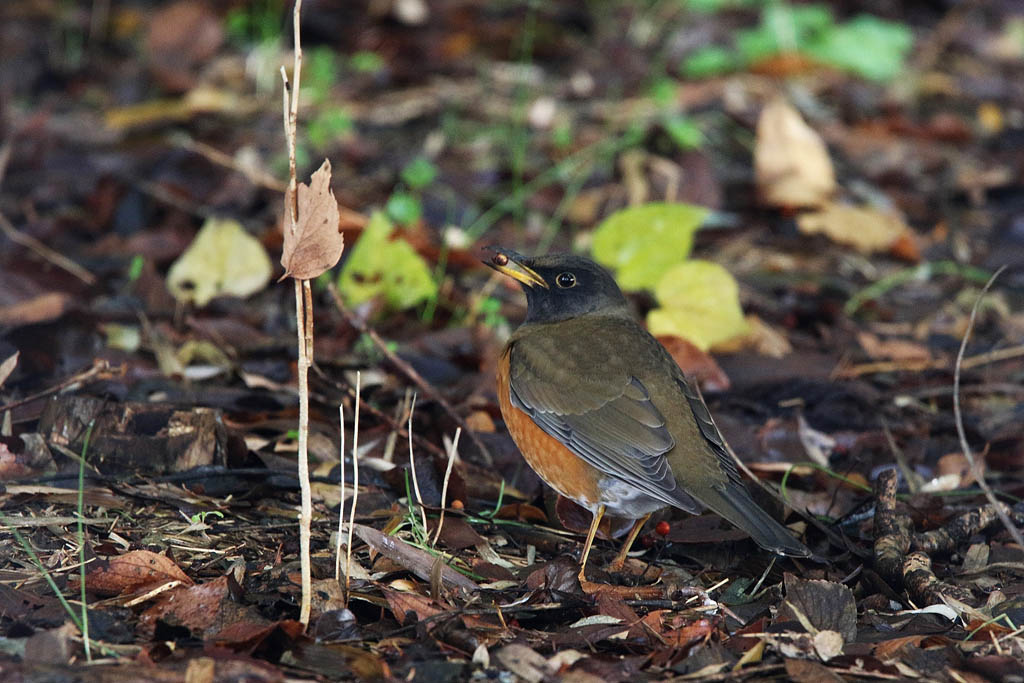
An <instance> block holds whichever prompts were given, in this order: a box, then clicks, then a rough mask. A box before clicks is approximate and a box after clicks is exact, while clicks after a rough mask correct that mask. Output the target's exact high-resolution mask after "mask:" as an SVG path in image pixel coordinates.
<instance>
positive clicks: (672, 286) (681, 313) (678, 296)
mask: <svg viewBox="0 0 1024 683" xmlns="http://www.w3.org/2000/svg"><path fill="white" fill-rule="evenodd" d="M654 295H655V297H656V298H657V300H658V304H659V305H660V308H656V309H654V310H652V311H651V312H650V313H648V314H647V328H648V329H649V330H650V332H651V334H653V335H655V336H660V335H675V336H677V337H683V338H684V339H688V340H689V341H690V342H691V343H693V345H694V346H696V347H698V348H699V349H701V350H702V351H707V350H708V349H710V348H712V347H714V346H715V345H716V344H720V343H722V342H725V341H728V340H730V339H732V338H734V337H737V336H740V335H743V334H746V333H747V331H748V327H747V322H746V320H744V318H743V309H742V308H741V307H740V299H739V286H738V285H737V284H736V280H735V279H734V278H733V276H732V275H731V274H730V273H729V271H727V270H726V269H725V268H723V267H722V266H720V265H718V264H717V263H712V262H710V261H699V260H693V261H686V262H684V263H680V264H678V265H676V266H673V267H672V268H671V269H669V270H668V271H666V273H665V274H664V275H663V276H662V278H661V280H660V281H659V282H658V286H657V288H656V289H655V291H654Z"/></svg>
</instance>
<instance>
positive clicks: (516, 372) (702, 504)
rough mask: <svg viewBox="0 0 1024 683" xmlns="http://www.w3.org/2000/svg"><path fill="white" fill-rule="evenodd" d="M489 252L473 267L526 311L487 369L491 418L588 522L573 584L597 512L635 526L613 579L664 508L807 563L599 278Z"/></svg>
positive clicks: (560, 264) (573, 261) (583, 262)
mask: <svg viewBox="0 0 1024 683" xmlns="http://www.w3.org/2000/svg"><path fill="white" fill-rule="evenodd" d="M488 251H490V252H492V253H491V255H490V257H489V258H488V259H486V260H484V263H485V264H487V265H488V266H490V267H491V268H493V269H494V270H496V271H498V272H499V273H501V274H503V275H506V276H508V277H510V278H512V279H513V280H516V281H517V282H519V283H520V284H521V285H522V289H523V291H524V292H525V294H526V303H527V311H526V317H525V319H524V320H523V322H522V324H521V325H520V326H519V327H518V328H517V329H516V330H515V331H514V332H513V333H512V334H511V335H510V337H509V340H508V342H507V344H506V345H505V347H504V349H503V351H502V353H501V356H500V358H499V361H498V371H497V391H498V403H499V407H500V409H501V414H502V418H503V420H504V422H505V425H506V427H507V429H508V431H509V433H510V434H511V436H512V439H513V441H515V443H516V446H517V447H518V448H519V450H520V452H521V453H522V455H523V458H524V459H525V460H526V462H527V464H528V465H529V466H530V467H531V468H532V469H533V470H534V471H535V472H536V473H537V475H538V476H539V477H540V478H541V479H542V480H544V482H545V483H547V484H548V486H550V487H551V488H552V489H554V490H555V491H556V492H557V493H559V494H560V495H562V496H564V497H565V498H568V499H570V500H572V501H573V502H575V503H576V504H577V505H579V506H581V507H583V508H585V509H587V510H589V511H590V512H591V513H592V515H593V518H592V521H591V525H590V529H589V531H588V533H587V538H586V542H585V543H584V546H583V550H582V553H581V556H580V569H579V575H578V576H579V579H580V581H581V583H585V582H586V577H585V573H586V566H587V558H588V556H589V554H590V549H591V546H592V545H593V542H594V535H595V534H596V532H597V529H598V526H599V524H600V523H601V519H602V518H603V517H604V516H605V515H606V514H607V515H609V516H612V517H619V518H625V519H627V520H636V521H635V522H634V524H633V527H632V528H631V530H630V532H629V535H628V536H627V538H626V540H625V542H624V544H623V546H622V549H621V551H620V552H619V553H618V555H617V556H616V558H615V559H614V560H613V561H612V563H611V564H610V565H609V568H610V569H611V570H612V571H617V570H620V569H621V568H622V566H623V564H624V562H625V559H626V556H627V553H628V552H629V549H630V548H631V547H632V544H633V542H634V541H635V540H636V537H637V535H638V534H639V533H640V529H641V528H642V527H643V525H644V524H645V523H646V521H647V520H648V519H649V518H650V516H651V515H652V514H653V513H654V512H655V511H657V510H660V509H662V508H665V507H667V506H674V507H676V508H680V509H682V510H686V511H687V512H691V513H694V514H696V513H699V512H700V511H701V510H702V509H704V508H708V509H710V510H712V511H713V512H715V513H716V514H718V515H719V516H720V517H722V518H724V519H726V520H727V521H729V522H731V523H732V524H733V525H735V526H737V527H739V528H740V529H742V530H744V531H746V532H747V533H748V534H750V537H751V538H752V539H753V540H754V541H755V542H756V543H757V544H758V545H760V546H761V547H762V548H764V549H766V550H769V551H771V552H774V553H776V554H780V555H787V556H793V557H811V556H812V553H811V551H810V549H808V547H807V546H806V545H804V544H803V543H802V542H801V541H799V540H798V539H797V538H796V537H795V536H794V535H793V534H792V533H791V532H790V531H789V530H788V529H786V527H784V526H783V525H782V524H780V523H779V522H777V521H776V520H775V519H773V518H772V517H771V516H770V515H769V514H768V513H767V512H765V511H764V510H763V509H761V507H760V506H758V504H757V503H755V502H754V500H753V498H752V497H751V496H750V492H749V491H748V490H747V488H746V486H745V485H744V483H743V480H742V479H741V478H740V475H739V472H738V471H737V469H736V464H735V462H734V460H733V457H732V456H731V454H730V452H729V450H728V446H727V445H726V442H725V439H724V438H723V437H722V434H721V432H720V431H719V430H718V427H717V426H716V425H715V422H714V420H713V419H712V417H711V413H710V412H709V411H708V408H707V405H706V404H705V402H704V399H703V398H702V396H701V395H700V392H699V391H698V390H697V388H696V386H695V385H694V384H692V383H691V382H690V380H688V379H687V378H686V376H685V375H684V374H683V371H682V370H681V369H680V367H679V365H678V364H677V363H676V362H675V360H674V359H673V358H672V356H671V355H670V354H669V353H668V351H666V350H665V347H664V346H662V345H661V343H660V342H659V341H658V340H657V339H655V338H654V337H653V336H652V335H651V334H650V333H649V332H648V331H647V330H646V329H644V327H643V326H642V325H641V324H640V323H639V322H638V321H637V320H636V318H635V317H634V315H633V312H632V309H631V308H630V305H629V302H628V301H627V299H626V297H625V295H623V293H622V291H621V290H620V289H619V287H618V285H617V284H616V282H615V279H614V278H613V277H612V275H611V274H610V273H609V272H608V271H607V270H605V269H604V268H602V267H601V266H600V265H598V264H597V263H595V262H594V261H591V260H590V259H588V258H586V257H583V256H579V255H576V254H548V255H542V256H536V257H526V256H523V255H521V254H518V253H516V252H515V251H513V250H511V249H505V248H502V247H489V248H488Z"/></svg>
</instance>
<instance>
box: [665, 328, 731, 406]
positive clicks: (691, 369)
mask: <svg viewBox="0 0 1024 683" xmlns="http://www.w3.org/2000/svg"><path fill="white" fill-rule="evenodd" d="M658 341H659V342H661V345H662V346H664V347H665V350H666V351H668V352H669V354H670V355H671V356H672V358H673V360H675V362H676V365H678V366H679V368H680V369H681V370H682V371H683V372H685V373H686V374H687V375H689V376H690V377H693V378H695V379H696V380H697V382H698V383H699V384H700V388H701V389H702V390H703V391H711V392H714V391H726V390H728V389H729V376H728V375H726V374H725V371H723V370H722V368H721V367H719V365H718V363H717V362H715V359H714V357H712V356H711V354H709V353H707V352H706V351H701V350H700V349H699V348H698V347H696V346H694V345H693V344H692V343H691V342H690V341H688V340H686V339H684V338H682V337H677V336H675V335H659V336H658Z"/></svg>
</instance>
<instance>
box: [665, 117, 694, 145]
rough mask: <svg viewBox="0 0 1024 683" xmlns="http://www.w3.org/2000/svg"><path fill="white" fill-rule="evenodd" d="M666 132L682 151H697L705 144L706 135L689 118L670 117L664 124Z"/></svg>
mask: <svg viewBox="0 0 1024 683" xmlns="http://www.w3.org/2000/svg"><path fill="white" fill-rule="evenodd" d="M663 125H664V126H665V132H666V133H668V136H669V137H670V138H672V141H673V142H674V143H676V144H677V145H679V148H680V149H697V148H698V147H700V145H701V143H702V142H704V134H703V133H701V132H700V128H698V127H697V124H696V123H694V122H693V119H691V118H690V117H688V116H682V115H679V114H677V115H675V116H669V117H668V118H666V119H665V121H664V122H663Z"/></svg>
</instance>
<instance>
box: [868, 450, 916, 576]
mask: <svg viewBox="0 0 1024 683" xmlns="http://www.w3.org/2000/svg"><path fill="white" fill-rule="evenodd" d="M898 481H899V480H898V478H897V476H896V471H895V470H883V471H882V472H881V473H879V475H878V479H876V480H875V571H877V572H878V574H879V575H880V576H881V577H882V578H884V579H885V580H886V581H888V582H889V583H890V584H892V585H894V586H898V585H899V584H900V583H901V582H902V581H903V562H904V560H905V559H906V556H907V551H909V550H910V531H911V528H910V520H909V519H908V518H907V517H906V516H904V515H901V514H899V513H897V512H896V488H897V483H898Z"/></svg>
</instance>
